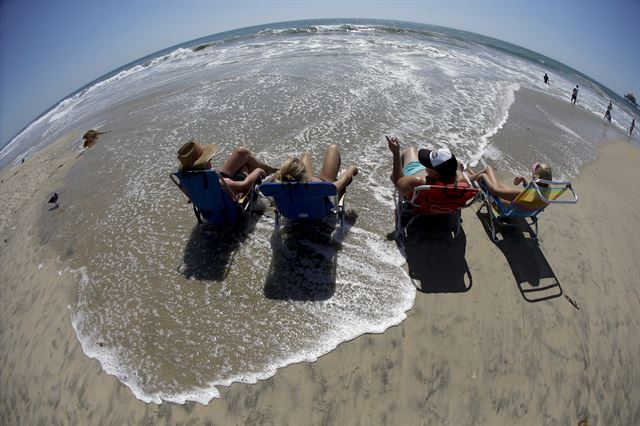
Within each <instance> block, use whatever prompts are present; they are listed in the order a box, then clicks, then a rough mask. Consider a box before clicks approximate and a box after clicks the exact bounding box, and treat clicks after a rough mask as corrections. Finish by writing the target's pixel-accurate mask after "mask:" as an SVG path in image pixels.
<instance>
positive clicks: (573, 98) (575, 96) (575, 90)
mask: <svg viewBox="0 0 640 426" xmlns="http://www.w3.org/2000/svg"><path fill="white" fill-rule="evenodd" d="M576 100H578V85H577V84H576V87H574V88H573V93H571V102H572V103H573V104H574V105H575V104H576Z"/></svg>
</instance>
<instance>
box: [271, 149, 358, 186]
mask: <svg viewBox="0 0 640 426" xmlns="http://www.w3.org/2000/svg"><path fill="white" fill-rule="evenodd" d="M340 166H341V157H340V151H339V148H338V145H336V144H332V145H330V146H329V147H328V148H327V151H326V153H325V157H324V161H323V163H322V168H321V169H320V173H319V175H318V176H315V175H314V173H313V165H312V161H311V157H310V156H309V154H308V153H306V152H305V153H304V154H303V155H302V156H301V157H300V158H289V159H288V160H287V161H285V162H284V164H283V165H282V167H280V169H279V170H278V171H277V172H276V174H275V176H274V181H276V182H301V183H302V182H329V183H333V184H334V185H335V186H336V188H337V190H338V193H339V194H342V193H344V191H345V190H346V188H347V186H348V185H349V184H350V183H351V180H352V179H353V177H354V176H356V175H357V174H358V168H357V167H356V166H349V167H348V168H347V170H346V171H345V172H344V173H342V174H341V175H340V176H339V177H338V172H339V171H340Z"/></svg>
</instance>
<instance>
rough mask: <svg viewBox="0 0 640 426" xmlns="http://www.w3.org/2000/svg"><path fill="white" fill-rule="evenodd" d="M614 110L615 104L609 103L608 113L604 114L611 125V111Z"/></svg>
mask: <svg viewBox="0 0 640 426" xmlns="http://www.w3.org/2000/svg"><path fill="white" fill-rule="evenodd" d="M612 109H613V104H612V103H611V101H609V106H608V107H607V112H605V113H604V117H603V118H606V119H607V121H609V123H611V110H612Z"/></svg>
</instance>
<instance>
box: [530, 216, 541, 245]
mask: <svg viewBox="0 0 640 426" xmlns="http://www.w3.org/2000/svg"><path fill="white" fill-rule="evenodd" d="M531 221H532V222H533V224H532V225H533V226H535V228H536V229H535V231H534V232H533V237H532V238H533V239H534V240H537V239H538V232H539V231H538V218H536V217H534V218H533V219H531Z"/></svg>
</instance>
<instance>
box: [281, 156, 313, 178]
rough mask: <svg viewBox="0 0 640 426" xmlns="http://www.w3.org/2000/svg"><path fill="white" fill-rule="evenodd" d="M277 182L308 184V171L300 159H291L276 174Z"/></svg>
mask: <svg viewBox="0 0 640 426" xmlns="http://www.w3.org/2000/svg"><path fill="white" fill-rule="evenodd" d="M274 180H275V181H277V182H306V181H307V180H309V176H307V169H306V167H305V166H304V163H303V162H302V160H301V159H299V158H289V159H288V160H287V161H285V162H284V164H283V165H282V167H280V170H278V172H277V173H276V175H275V177H274Z"/></svg>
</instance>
